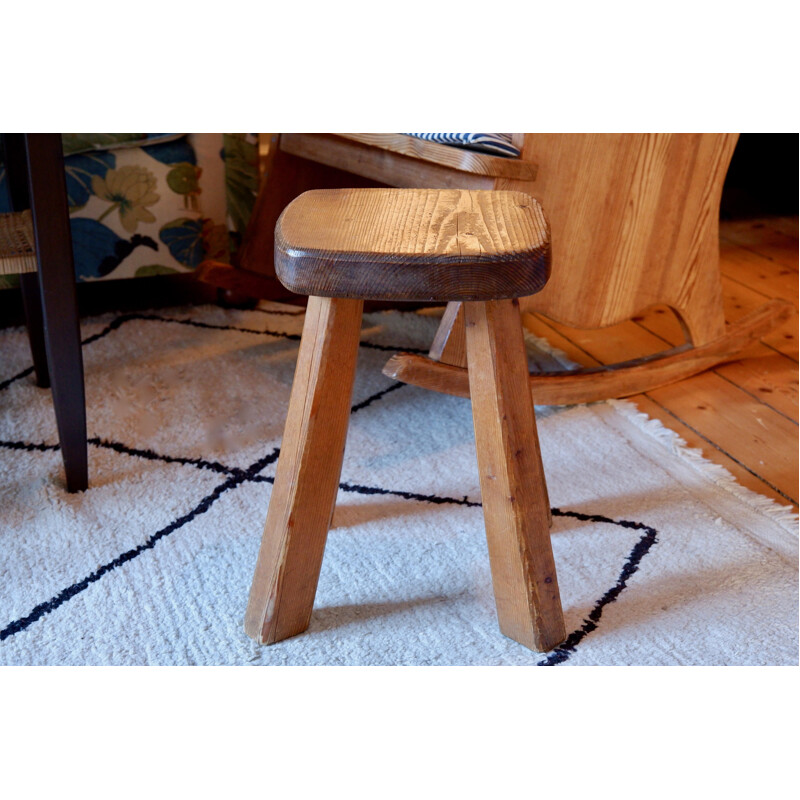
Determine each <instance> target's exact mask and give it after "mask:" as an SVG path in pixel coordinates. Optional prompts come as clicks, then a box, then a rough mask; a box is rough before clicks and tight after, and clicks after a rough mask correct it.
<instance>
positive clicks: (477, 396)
mask: <svg viewBox="0 0 800 800" xmlns="http://www.w3.org/2000/svg"><path fill="white" fill-rule="evenodd" d="M464 306H465V311H466V328H467V361H468V368H469V388H470V395H471V397H472V416H473V421H474V424H475V444H476V448H477V452H478V469H479V471H480V481H481V496H482V498H483V514H484V519H485V523H486V537H487V540H488V544H489V560H490V562H491V567H492V583H493V585H494V594H495V602H496V603H497V616H498V619H499V622H500V630H501V631H502V632H503V633H504V634H505V635H506V636H508V637H510V638H511V639H515V640H516V641H518V642H520V644H524V645H525V646H526V647H530V648H531V649H533V650H539V651H546V650H551V649H552V648H553V647H555V646H556V645H558V644H560V643H561V642H562V641H564V639H565V638H566V631H565V629H564V618H563V615H562V611H561V598H560V596H559V591H558V580H557V578H556V568H555V563H554V561H553V550H552V547H551V544H550V528H549V512H550V509H549V507H548V499H547V488H546V485H545V478H544V471H543V469H542V460H541V454H540V451H539V440H538V437H537V434H536V419H535V417H534V410H533V401H532V399H531V392H530V389H529V387H528V364H527V359H526V357H525V345H524V342H523V338H522V325H521V321H520V314H519V303H518V302H517V301H516V300H494V301H490V302H486V303H478V302H469V303H464Z"/></svg>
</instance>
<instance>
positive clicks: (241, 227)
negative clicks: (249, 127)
mask: <svg viewBox="0 0 800 800" xmlns="http://www.w3.org/2000/svg"><path fill="white" fill-rule="evenodd" d="M222 141H223V148H224V149H223V153H224V158H225V194H226V198H227V202H228V215H229V216H230V218H231V220H232V221H233V227H234V229H235V230H236V232H237V233H240V234H241V233H244V231H245V228H246V227H247V222H248V220H249V219H250V214H251V213H252V211H253V205H254V204H255V201H256V192H257V191H258V147H257V146H256V145H255V144H253V143H252V142H248V141H247V140H246V139H245V134H243V133H223V134H222Z"/></svg>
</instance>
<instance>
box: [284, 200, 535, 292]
mask: <svg viewBox="0 0 800 800" xmlns="http://www.w3.org/2000/svg"><path fill="white" fill-rule="evenodd" d="M275 269H276V273H277V275H278V278H279V279H280V281H281V283H282V284H283V285H284V286H285V287H286V288H287V289H290V290H291V291H293V292H296V293H298V294H305V295H313V296H317V297H348V298H357V299H362V300H416V301H420V300H429V301H450V300H477V301H486V300H500V299H509V298H514V297H525V296H527V295H531V294H535V293H536V292H538V291H540V290H541V289H542V288H543V287H544V285H545V283H546V282H547V279H548V277H549V275H550V239H549V230H548V224H547V220H546V219H545V216H544V213H543V212H542V209H541V206H540V205H539V203H538V202H537V201H536V200H535V199H534V198H533V197H531V196H530V195H527V194H524V193H523V192H513V191H467V190H460V189H444V190H439V189H322V190H316V191H311V192H306V193H305V194H302V195H300V196H299V197H298V198H296V199H295V200H294V201H293V202H292V203H290V204H289V205H288V206H287V207H286V209H285V210H284V212H283V214H282V215H281V217H280V219H279V220H278V223H277V226H276V228H275Z"/></svg>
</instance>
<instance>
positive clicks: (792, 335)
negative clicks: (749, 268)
mask: <svg viewBox="0 0 800 800" xmlns="http://www.w3.org/2000/svg"><path fill="white" fill-rule="evenodd" d="M722 291H723V304H724V306H725V318H726V319H727V320H729V321H730V322H735V321H736V320H738V319H741V318H742V317H744V316H746V315H747V314H749V313H750V312H751V311H755V309H757V308H758V307H759V306H761V305H763V304H764V303H765V302H766V301H767V300H769V299H770V298H769V297H768V296H767V295H764V294H761V292H757V291H755V290H754V289H750V288H749V287H747V286H745V285H744V284H742V283H739V281H735V280H733V279H732V278H729V277H728V276H727V275H723V276H722ZM797 326H798V315H797V313H796V312H795V313H794V314H793V315H792V316H791V317H790V318H789V319H788V320H786V322H784V323H783V324H781V325H779V326H778V327H777V328H776V329H775V330H774V331H773V332H772V333H770V334H769V335H768V336H765V337H764V338H763V339H762V340H761V341H762V342H764V343H765V344H767V345H769V346H770V347H771V348H773V349H774V350H777V351H778V352H779V353H783V354H784V355H786V356H788V357H789V358H791V359H792V360H793V361H797V360H798V352H797Z"/></svg>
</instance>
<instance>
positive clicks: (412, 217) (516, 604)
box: [245, 189, 566, 651]
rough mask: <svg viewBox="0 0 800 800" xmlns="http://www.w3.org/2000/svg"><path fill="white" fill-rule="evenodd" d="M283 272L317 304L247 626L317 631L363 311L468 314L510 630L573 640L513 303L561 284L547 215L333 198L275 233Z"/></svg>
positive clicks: (390, 197)
mask: <svg viewBox="0 0 800 800" xmlns="http://www.w3.org/2000/svg"><path fill="white" fill-rule="evenodd" d="M275 266H276V272H277V275H278V277H279V279H280V281H281V282H282V283H283V285H284V286H286V288H288V289H290V290H291V291H293V292H296V293H298V294H305V295H309V301H308V308H307V312H306V318H305V324H304V327H303V335H302V340H301V343H300V352H299V355H298V360H297V366H296V371H295V376H294V383H293V386H292V392H291V397H290V401H289V410H288V415H287V420H286V428H285V431H284V436H283V442H282V446H281V454H280V458H279V460H278V466H277V473H276V477H275V483H274V486H273V491H272V498H271V500H270V505H269V511H268V513H267V521H266V525H265V529H264V535H263V539H262V542H261V549H260V551H259V554H258V561H257V564H256V570H255V576H254V578H253V584H252V587H251V590H250V599H249V603H248V607H247V613H246V615H245V631H246V633H247V634H248V635H249V636H251V637H253V638H254V639H256V640H257V641H259V642H261V643H264V644H270V643H273V642H278V641H280V640H282V639H286V638H288V637H290V636H295V635H296V634H299V633H302V632H303V631H304V630H305V629H306V628H307V627H308V625H309V622H310V619H311V612H312V607H313V604H314V595H315V593H316V589H317V583H318V580H319V574H320V569H321V566H322V557H323V552H324V549H325V540H326V538H327V534H328V529H329V527H330V522H331V518H332V516H333V509H334V504H335V502H336V494H337V491H338V485H339V479H340V473H341V467H342V459H343V456H344V445H345V438H346V435H347V425H348V421H349V416H350V404H351V397H352V389H353V379H354V376H355V366H356V356H357V352H358V345H359V336H360V331H361V313H362V309H363V303H364V300H392V301H403V300H407V301H435V302H439V301H441V302H449V301H463V302H464V308H465V310H466V347H467V366H468V371H469V387H470V395H471V398H472V414H473V421H474V426H475V440H476V449H477V454H478V469H479V472H480V486H481V497H482V500H483V513H484V521H485V526H486V536H487V540H488V545H489V560H490V563H491V571H492V584H493V587H494V594H495V601H496V605H497V616H498V620H499V624H500V630H501V631H502V632H503V633H504V634H505V635H506V636H509V637H510V638H512V639H515V640H516V641H518V642H520V643H521V644H523V645H525V646H527V647H529V648H531V649H534V650H539V651H546V650H551V649H552V648H554V647H555V646H556V645H558V644H560V643H561V642H562V641H563V640H564V638H565V637H566V632H565V629H564V619H563V615H562V610H561V599H560V595H559V590H558V580H557V577H556V569H555V564H554V561H553V551H552V547H551V543H550V504H549V501H548V497H547V487H546V484H545V477H544V471H543V469H542V461H541V453H540V450H539V441H538V437H537V433H536V420H535V417H534V409H533V401H532V398H531V392H530V389H529V386H528V364H527V358H526V353H525V345H524V342H523V337H522V326H521V323H520V312H519V304H518V301H517V299H516V298H518V297H524V296H527V295H531V294H535V293H536V292H538V291H540V290H541V289H542V287H543V286H544V285H545V283H546V282H547V278H548V276H549V271H550V239H549V229H548V225H547V221H546V220H545V217H544V215H543V213H542V210H541V207H540V206H539V204H538V203H537V202H536V200H534V199H533V198H532V197H530V196H529V195H526V194H523V193H521V192H512V191H466V190H455V189H453V190H432V189H330V190H319V191H311V192H306V193H305V194H303V195H301V196H300V197H298V198H297V199H296V200H294V201H293V202H292V203H291V204H290V205H289V206H287V208H286V209H285V211H284V212H283V214H282V216H281V217H280V219H279V220H278V224H277V226H276V231H275Z"/></svg>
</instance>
